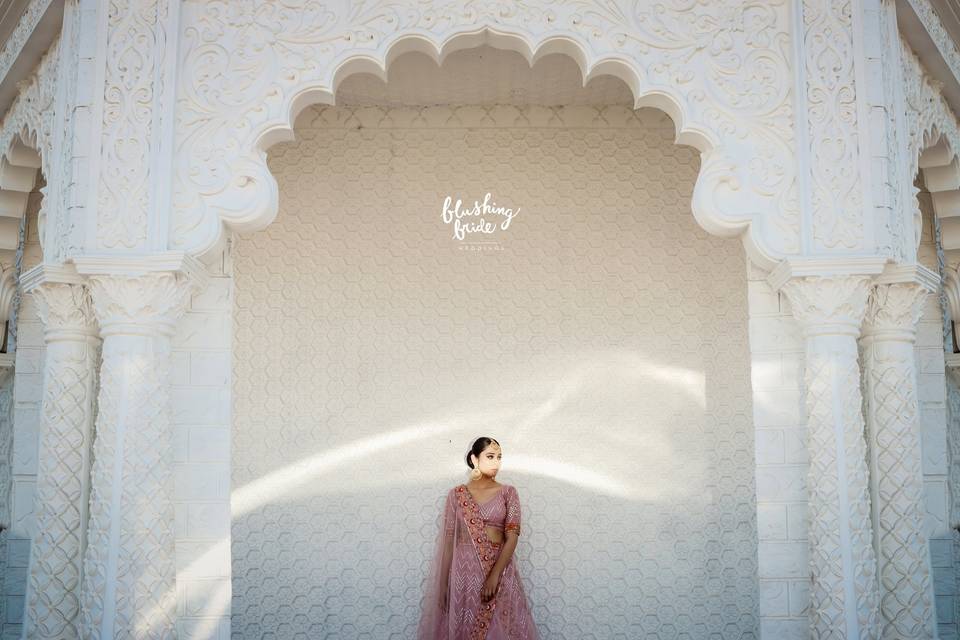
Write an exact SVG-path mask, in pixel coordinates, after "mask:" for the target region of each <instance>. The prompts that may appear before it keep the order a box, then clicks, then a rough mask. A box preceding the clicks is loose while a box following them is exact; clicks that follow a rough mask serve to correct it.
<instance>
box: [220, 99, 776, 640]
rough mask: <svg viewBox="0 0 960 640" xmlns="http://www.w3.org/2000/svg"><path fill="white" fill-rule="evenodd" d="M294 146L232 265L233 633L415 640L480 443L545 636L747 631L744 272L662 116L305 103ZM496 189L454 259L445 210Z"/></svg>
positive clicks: (749, 545) (692, 158)
mask: <svg viewBox="0 0 960 640" xmlns="http://www.w3.org/2000/svg"><path fill="white" fill-rule="evenodd" d="M297 136H298V141H297V142H295V143H290V144H284V145H278V146H276V147H274V148H273V149H271V151H270V163H271V166H272V168H273V171H274V172H275V175H276V176H277V178H278V181H279V186H280V203H281V208H280V212H279V215H278V217H277V220H276V222H274V223H273V225H271V226H270V227H269V228H268V229H267V230H265V231H263V232H260V233H256V234H247V235H242V236H240V237H238V238H237V239H236V244H235V247H234V277H235V287H236V291H235V304H236V308H235V319H234V328H235V334H234V354H233V358H234V426H233V449H232V464H233V477H232V495H233V498H232V504H233V510H234V513H233V518H234V521H233V530H232V540H233V547H232V558H233V561H232V563H233V601H232V616H233V618H232V630H233V631H232V633H233V637H235V638H250V639H254V638H278V639H280V638H304V639H306V638H309V639H311V640H313V639H317V638H342V639H348V638H411V637H413V635H414V631H415V629H416V625H417V621H418V617H419V613H420V606H421V602H420V596H421V589H422V582H423V580H424V577H425V576H424V574H425V571H426V566H425V562H426V560H427V558H428V557H429V555H430V553H431V552H432V548H433V544H434V540H435V535H436V532H437V528H438V526H439V525H438V517H439V513H440V507H441V505H442V502H443V498H444V494H445V493H446V491H447V490H448V489H449V488H450V487H452V486H454V485H455V484H457V483H459V482H461V481H464V480H465V479H466V474H465V470H466V467H465V465H464V464H463V456H464V453H465V451H466V449H467V447H468V445H469V443H470V442H471V440H472V439H473V438H474V437H476V436H478V435H484V434H489V435H492V436H494V437H496V438H498V439H499V441H500V442H501V444H502V447H503V468H502V471H501V473H500V476H499V480H500V481H501V482H504V483H508V484H513V485H514V486H516V487H517V489H518V491H519V495H520V498H521V502H522V507H523V532H522V535H521V537H520V544H519V546H518V548H517V551H516V558H517V562H518V563H519V568H520V572H521V575H522V576H523V579H524V581H525V585H526V587H527V590H528V594H529V597H530V601H531V604H532V610H533V615H534V618H535V620H536V621H537V623H538V626H539V628H540V629H541V632H542V635H543V637H544V638H551V639H570V640H573V639H576V640H582V639H587V638H603V639H607V638H630V639H635V638H658V639H661V640H669V639H674V638H677V639H679V638H697V639H699V638H756V637H758V635H759V632H758V611H757V566H756V564H757V563H756V557H757V532H756V515H755V510H756V501H755V487H754V447H753V441H754V440H753V428H752V421H751V403H750V397H751V394H750V383H749V371H750V366H749V353H748V345H747V302H746V276H745V258H744V256H743V252H742V249H741V247H740V244H739V243H738V242H736V241H734V240H722V239H718V238H713V237H710V236H708V235H707V234H706V233H705V232H704V231H703V230H702V229H700V228H699V227H698V226H697V224H696V223H695V221H694V219H693V217H692V215H691V212H690V205H689V203H690V198H691V191H692V186H693V184H694V179H695V176H696V173H697V169H698V162H699V160H698V157H697V154H696V152H694V151H693V150H691V149H689V148H685V147H679V146H675V145H674V144H673V143H672V139H673V130H672V126H671V124H670V122H669V121H668V120H666V119H665V117H663V116H662V115H661V114H658V113H656V112H647V111H643V110H642V111H639V112H633V111H632V110H630V109H629V108H624V107H598V106H590V105H583V106H578V107H570V108H561V107H538V106H532V105H530V106H523V107H516V106H511V105H499V106H498V105H491V106H483V107H479V106H464V107H449V106H448V107H444V106H435V107H392V108H387V107H376V106H366V107H362V106H355V107H317V108H312V109H310V110H308V111H307V112H306V113H305V114H304V115H303V116H302V117H301V118H300V119H299V121H298V127H297ZM487 192H489V193H491V196H492V200H494V201H495V202H496V204H497V205H500V206H504V207H511V208H519V211H518V212H517V213H516V215H515V217H513V219H512V221H511V222H510V224H509V226H508V228H506V229H500V228H498V229H497V230H496V231H495V232H494V233H490V234H482V235H483V237H482V242H483V244H479V243H478V244H470V245H465V244H463V243H461V242H459V241H458V240H456V239H454V238H453V237H452V236H453V229H452V228H451V226H452V225H451V224H446V223H444V221H443V219H442V216H441V208H442V205H443V201H444V199H445V197H446V196H448V195H450V196H453V199H454V200H456V198H462V199H463V200H464V201H465V202H467V203H469V204H470V205H472V204H473V202H474V200H481V201H482V200H483V197H484V195H485V194H486V193H487ZM501 219H502V216H500V217H497V220H498V221H500V220H501ZM471 239H472V240H473V241H477V240H478V238H471Z"/></svg>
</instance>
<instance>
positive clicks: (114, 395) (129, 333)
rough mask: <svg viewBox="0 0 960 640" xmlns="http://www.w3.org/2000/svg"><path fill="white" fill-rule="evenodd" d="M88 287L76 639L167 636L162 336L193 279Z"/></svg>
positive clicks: (169, 540) (136, 278) (170, 563)
mask: <svg viewBox="0 0 960 640" xmlns="http://www.w3.org/2000/svg"><path fill="white" fill-rule="evenodd" d="M79 262H80V260H79V259H78V263H79ZM101 266H102V265H101ZM78 267H79V265H78ZM85 268H87V269H90V270H92V271H96V270H97V265H90V264H87V265H85ZM89 286H90V291H91V295H92V298H93V307H94V312H95V314H96V317H97V320H98V321H99V323H100V334H101V336H102V337H103V358H102V364H101V369H100V394H99V407H98V409H99V411H98V414H97V439H96V441H95V442H94V464H93V470H92V484H93V486H92V490H91V498H90V527H89V535H88V544H87V551H86V555H85V556H84V577H83V594H82V608H83V612H82V618H83V637H85V638H101V639H106V638H115V637H125V638H175V637H176V626H175V618H176V613H175V602H176V567H175V562H174V545H173V502H172V497H173V476H172V459H171V458H172V450H171V446H172V438H171V429H170V406H169V370H170V338H171V336H172V335H173V331H174V327H175V323H176V322H177V320H178V318H179V317H180V316H181V314H182V313H183V311H184V309H185V308H186V305H187V302H188V300H189V294H190V292H191V281H190V280H189V279H188V278H186V277H184V276H183V275H181V274H178V273H176V272H172V271H154V272H149V271H147V272H140V273H131V272H127V273H121V274H111V273H90V278H89Z"/></svg>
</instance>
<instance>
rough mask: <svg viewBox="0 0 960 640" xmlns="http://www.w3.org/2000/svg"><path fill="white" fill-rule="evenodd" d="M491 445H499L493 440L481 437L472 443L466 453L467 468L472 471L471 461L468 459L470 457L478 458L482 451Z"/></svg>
mask: <svg viewBox="0 0 960 640" xmlns="http://www.w3.org/2000/svg"><path fill="white" fill-rule="evenodd" d="M491 444H495V445H497V446H498V447H499V446H500V443H499V442H497V441H496V440H494V439H493V438H488V437H487V436H481V437H479V438H477V439H476V440H474V441H473V446H472V447H470V450H469V451H467V466H468V467H470V468H471V469H473V461H472V460H471V459H470V456H471V455H475V456H477V458H479V457H480V454H481V453H483V450H484V449H486V448H487V447H489V446H490V445H491Z"/></svg>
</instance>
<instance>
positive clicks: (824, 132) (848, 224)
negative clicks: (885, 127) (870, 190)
mask: <svg viewBox="0 0 960 640" xmlns="http://www.w3.org/2000/svg"><path fill="white" fill-rule="evenodd" d="M852 23H853V16H852V5H851V2H849V0H847V1H843V2H820V1H818V0H805V1H804V2H803V29H804V32H803V38H804V52H805V65H806V73H805V79H806V97H807V123H808V127H809V130H810V148H811V155H812V159H811V179H812V180H811V182H812V184H811V206H812V215H813V239H814V241H815V243H816V245H817V248H819V249H835V248H838V247H839V248H842V249H848V250H849V249H858V248H861V247H862V246H863V241H864V238H863V225H864V220H863V211H862V209H863V197H862V192H861V189H862V187H861V183H860V180H859V151H858V146H857V145H858V140H857V134H856V131H857V92H856V88H855V69H854V60H855V57H856V56H855V55H854V51H853V48H854V45H853V28H852V26H853V25H852Z"/></svg>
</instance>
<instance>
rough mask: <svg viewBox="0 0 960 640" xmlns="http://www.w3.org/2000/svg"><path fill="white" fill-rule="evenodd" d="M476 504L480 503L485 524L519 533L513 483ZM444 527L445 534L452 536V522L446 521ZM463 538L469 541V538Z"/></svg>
mask: <svg viewBox="0 0 960 640" xmlns="http://www.w3.org/2000/svg"><path fill="white" fill-rule="evenodd" d="M451 493H452V492H451ZM477 504H478V505H480V513H481V514H482V515H483V524H484V525H485V526H488V527H493V528H495V529H502V530H503V531H504V532H506V531H515V532H516V533H517V535H520V496H519V495H518V494H517V490H516V488H514V486H513V485H509V484H505V485H503V487H502V488H501V489H500V490H499V491H497V493H495V494H494V495H493V497H492V498H488V499H487V501H486V502H478V503H477ZM445 527H446V534H447V535H448V536H452V535H453V522H447V523H446V524H445ZM465 540H466V541H467V542H469V539H465Z"/></svg>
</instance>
